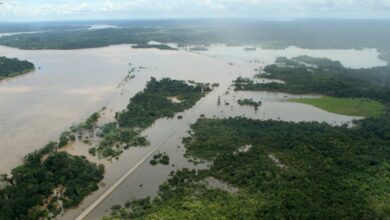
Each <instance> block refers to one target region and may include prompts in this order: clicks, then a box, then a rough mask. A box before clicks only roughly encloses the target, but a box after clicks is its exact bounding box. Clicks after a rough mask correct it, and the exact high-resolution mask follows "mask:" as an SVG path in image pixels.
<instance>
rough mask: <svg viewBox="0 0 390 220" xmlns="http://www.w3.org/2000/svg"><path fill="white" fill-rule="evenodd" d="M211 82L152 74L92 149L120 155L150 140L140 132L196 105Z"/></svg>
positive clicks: (95, 152)
mask: <svg viewBox="0 0 390 220" xmlns="http://www.w3.org/2000/svg"><path fill="white" fill-rule="evenodd" d="M211 89H212V86H210V84H202V83H195V82H192V83H186V82H185V81H180V80H172V79H169V78H163V79H161V80H159V81H158V80H156V79H155V78H151V80H150V81H149V82H148V83H147V85H146V88H145V89H144V90H143V91H141V92H139V93H137V94H136V95H135V96H134V97H132V98H131V99H130V103H129V105H128V106H127V108H126V110H124V111H123V112H118V113H117V114H116V122H114V123H109V124H106V125H104V126H103V128H102V129H101V130H102V133H101V134H100V136H101V137H102V138H103V140H102V141H101V143H100V144H99V146H98V147H97V148H96V149H95V148H92V149H91V150H90V153H91V154H93V155H94V154H98V155H99V156H101V157H117V156H119V155H120V154H121V153H122V151H123V150H124V149H127V148H129V147H131V146H145V145H147V144H148V141H147V140H146V138H145V137H142V136H140V134H141V132H142V130H144V129H146V128H148V127H150V126H151V125H152V124H153V123H154V122H155V121H156V120H157V119H159V118H163V117H173V116H174V114H175V113H178V112H181V111H184V110H186V109H189V108H191V107H192V106H194V105H195V103H196V102H197V101H199V99H201V98H202V97H203V96H205V95H206V94H207V93H208V92H210V91H211Z"/></svg>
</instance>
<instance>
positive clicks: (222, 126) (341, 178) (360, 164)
mask: <svg viewBox="0 0 390 220" xmlns="http://www.w3.org/2000/svg"><path fill="white" fill-rule="evenodd" d="M191 128H192V131H191V132H190V135H191V136H190V137H187V138H185V139H184V140H183V143H184V144H185V147H186V149H187V156H188V157H193V158H199V159H205V160H209V161H212V165H211V168H210V169H209V170H203V171H198V172H196V171H189V170H185V169H184V170H182V171H179V172H177V173H175V174H173V175H172V177H171V178H170V179H169V180H168V182H167V183H165V184H163V185H162V186H160V192H159V197H157V198H156V199H155V200H153V201H150V202H149V200H148V199H147V200H144V201H143V205H142V206H137V209H132V208H131V207H130V206H131V205H130V206H127V207H130V208H121V209H120V210H119V211H115V212H113V215H112V216H111V217H107V218H106V219H115V218H118V217H119V216H120V218H122V219H387V218H389V217H390V212H389V210H390V205H389V204H390V193H389V175H390V169H389V167H390V165H389V164H390V148H389V147H388V146H389V145H390V133H389V132H388V131H389V130H390V117H389V115H388V114H387V115H382V116H379V117H375V118H367V119H364V120H360V121H356V122H355V126H354V127H348V126H346V125H345V126H331V125H329V124H326V123H318V122H300V123H294V122H282V121H272V120H270V121H260V120H252V119H246V118H229V119H200V120H198V122H197V123H196V124H194V125H192V126H191ZM246 145H251V146H252V147H251V148H250V149H249V150H248V151H240V150H239V149H240V148H241V147H242V146H246ZM205 177H214V178H216V179H218V180H219V181H222V182H224V183H226V184H229V185H232V186H234V187H236V188H238V189H239V191H238V192H228V191H226V190H223V189H218V188H217V189H211V188H210V187H208V185H207V184H206V183H204V181H202V180H204V179H205ZM137 202H138V201H134V202H133V203H135V204H137ZM133 203H131V202H130V204H133Z"/></svg>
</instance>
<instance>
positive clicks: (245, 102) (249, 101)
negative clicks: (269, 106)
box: [237, 99, 262, 110]
mask: <svg viewBox="0 0 390 220" xmlns="http://www.w3.org/2000/svg"><path fill="white" fill-rule="evenodd" d="M237 103H238V104H239V105H249V106H253V107H255V110H257V109H258V108H259V106H261V105H262V102H261V101H258V102H256V101H254V100H253V99H239V100H237Z"/></svg>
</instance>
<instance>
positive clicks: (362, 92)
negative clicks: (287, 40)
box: [234, 56, 390, 104]
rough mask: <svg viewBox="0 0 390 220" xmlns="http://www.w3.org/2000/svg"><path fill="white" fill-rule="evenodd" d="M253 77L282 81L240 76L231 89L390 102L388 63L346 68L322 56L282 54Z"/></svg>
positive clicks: (389, 71) (389, 68) (389, 69)
mask: <svg viewBox="0 0 390 220" xmlns="http://www.w3.org/2000/svg"><path fill="white" fill-rule="evenodd" d="M307 64H309V65H307ZM256 77H262V78H269V79H278V80H282V81H284V82H285V83H276V82H273V83H256V82H255V81H253V80H251V79H248V78H241V77H240V78H238V79H237V80H235V82H234V86H235V89H236V90H257V91H277V92H287V93H293V94H307V93H311V94H321V95H327V96H334V97H351V98H367V99H374V100H378V101H380V102H382V103H385V104H387V103H389V102H390V96H389V94H390V80H389V79H390V66H385V67H374V68H368V69H363V68H362V69H350V68H345V67H343V66H342V65H341V63H340V62H338V61H332V60H329V59H326V58H313V57H308V56H300V57H295V58H293V59H287V58H283V57H282V58H278V59H277V60H276V63H275V64H272V65H268V66H266V67H265V68H264V73H261V74H258V75H257V76H256Z"/></svg>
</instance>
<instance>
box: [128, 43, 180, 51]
mask: <svg viewBox="0 0 390 220" xmlns="http://www.w3.org/2000/svg"><path fill="white" fill-rule="evenodd" d="M132 48H134V49H148V48H155V49H159V50H176V49H175V48H173V47H171V46H168V45H166V44H138V45H135V46H132Z"/></svg>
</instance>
